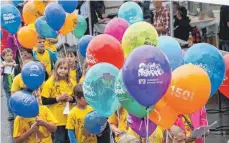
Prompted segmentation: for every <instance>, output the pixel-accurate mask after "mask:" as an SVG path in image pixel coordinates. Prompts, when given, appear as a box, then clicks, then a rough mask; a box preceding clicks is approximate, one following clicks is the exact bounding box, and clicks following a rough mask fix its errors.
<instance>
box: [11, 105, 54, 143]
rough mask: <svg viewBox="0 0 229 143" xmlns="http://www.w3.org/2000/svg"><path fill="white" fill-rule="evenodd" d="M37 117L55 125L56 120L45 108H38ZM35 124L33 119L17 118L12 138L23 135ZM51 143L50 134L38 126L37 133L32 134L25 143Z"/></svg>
mask: <svg viewBox="0 0 229 143" xmlns="http://www.w3.org/2000/svg"><path fill="white" fill-rule="evenodd" d="M39 117H40V118H41V119H43V120H45V121H47V122H49V123H54V124H56V123H57V120H56V119H55V118H54V117H53V115H52V113H51V112H50V111H49V109H48V108H47V107H46V106H40V107H39ZM35 122H36V119H35V118H23V117H20V116H17V117H16V119H15V120H14V132H13V137H14V138H17V137H19V136H20V135H21V134H23V133H25V132H26V131H28V130H29V129H30V127H31V126H32V125H33V124H34V123H35ZM37 142H39V143H52V137H51V133H50V132H49V131H47V129H46V128H45V127H43V126H39V132H37V133H33V134H32V135H31V136H30V137H29V138H28V139H27V140H26V141H25V143H37Z"/></svg>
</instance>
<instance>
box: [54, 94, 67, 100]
mask: <svg viewBox="0 0 229 143" xmlns="http://www.w3.org/2000/svg"><path fill="white" fill-rule="evenodd" d="M64 100H66V95H65V94H62V95H60V96H58V97H56V101H57V102H60V101H64Z"/></svg>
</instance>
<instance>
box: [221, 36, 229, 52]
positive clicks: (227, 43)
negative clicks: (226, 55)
mask: <svg viewBox="0 0 229 143" xmlns="http://www.w3.org/2000/svg"><path fill="white" fill-rule="evenodd" d="M219 49H220V50H223V51H227V52H229V40H221V39H220V41H219Z"/></svg>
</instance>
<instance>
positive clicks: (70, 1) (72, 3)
mask: <svg viewBox="0 0 229 143" xmlns="http://www.w3.org/2000/svg"><path fill="white" fill-rule="evenodd" d="M58 3H59V4H60V5H61V6H62V7H63V9H64V10H65V11H66V12H68V13H72V12H73V11H74V10H75V9H76V7H77V5H78V0H58Z"/></svg>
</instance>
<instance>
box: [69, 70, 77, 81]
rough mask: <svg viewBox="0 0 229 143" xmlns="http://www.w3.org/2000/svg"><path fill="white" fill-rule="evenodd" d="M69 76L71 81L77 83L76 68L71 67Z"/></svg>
mask: <svg viewBox="0 0 229 143" xmlns="http://www.w3.org/2000/svg"><path fill="white" fill-rule="evenodd" d="M70 78H71V80H72V81H74V82H75V84H77V81H76V69H73V70H71V71H70Z"/></svg>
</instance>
